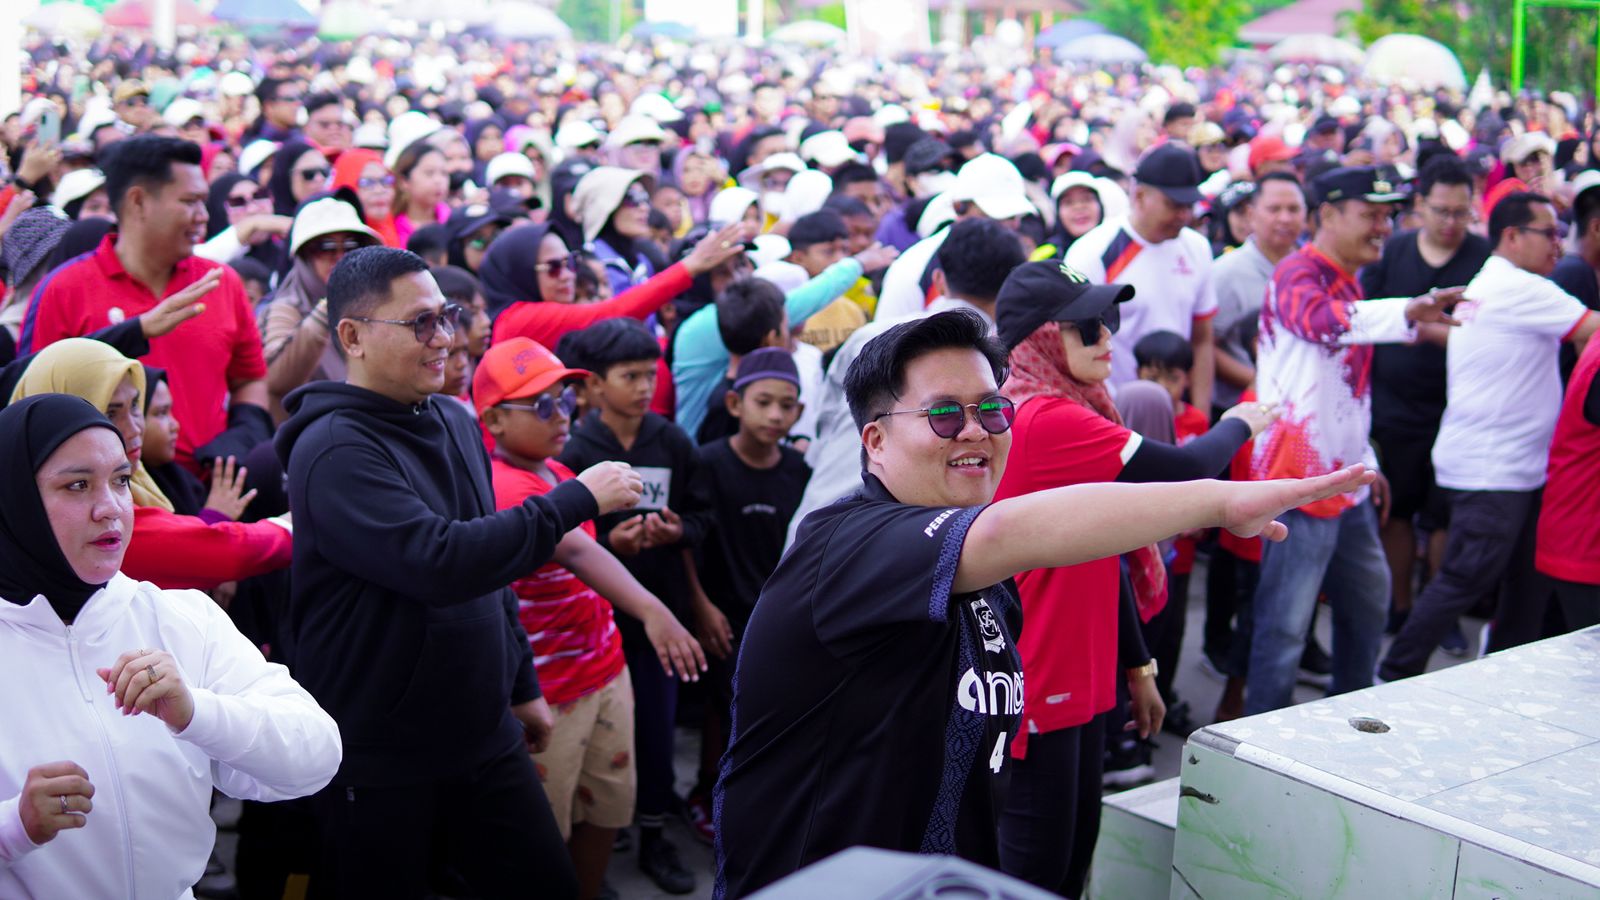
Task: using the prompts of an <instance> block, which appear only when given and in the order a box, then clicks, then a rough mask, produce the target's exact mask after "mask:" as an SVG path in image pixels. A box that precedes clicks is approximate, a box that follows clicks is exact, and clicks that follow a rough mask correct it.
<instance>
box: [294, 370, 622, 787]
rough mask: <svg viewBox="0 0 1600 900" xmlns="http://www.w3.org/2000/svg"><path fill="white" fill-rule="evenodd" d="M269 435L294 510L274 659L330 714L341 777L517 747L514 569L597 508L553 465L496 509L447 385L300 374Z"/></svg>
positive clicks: (431, 776)
mask: <svg viewBox="0 0 1600 900" xmlns="http://www.w3.org/2000/svg"><path fill="white" fill-rule="evenodd" d="M284 406H285V408H286V409H287V410H288V411H289V413H290V419H289V421H288V422H286V423H284V426H283V428H282V430H280V431H279V433H278V437H277V450H278V455H279V457H280V458H281V459H283V460H284V463H285V468H286V470H287V471H288V480H289V502H290V507H291V509H292V510H293V513H294V531H295V535H294V566H293V569H292V582H293V588H292V590H291V594H290V601H289V613H288V620H289V621H288V632H289V634H290V635H292V643H291V646H290V647H289V648H287V659H288V661H289V665H290V668H291V669H292V671H293V672H294V675H295V677H296V678H297V679H299V681H300V683H301V684H302V685H304V686H305V688H306V689H307V690H308V691H310V692H311V694H312V696H314V697H316V698H317V701H318V702H319V703H321V704H322V707H323V708H324V709H326V710H327V711H328V713H329V714H330V715H332V716H333V717H334V719H335V720H336V721H337V722H338V723H339V730H340V732H341V733H342V735H343V737H344V763H343V765H341V766H340V768H339V773H338V775H337V776H335V778H334V782H335V783H336V784H344V785H382V784H389V785H404V784H417V783H422V782H428V781H434V780H437V779H443V778H449V777H453V776H458V775H460V774H463V773H464V772H466V771H468V770H469V769H471V768H472V767H474V766H476V765H479V764H481V763H483V762H485V761H487V760H489V759H491V758H493V757H494V756H496V755H498V754H501V753H504V752H506V751H507V750H508V749H510V748H513V747H516V746H518V744H519V742H520V740H521V733H522V732H521V728H520V726H519V725H518V723H517V722H516V719H515V718H514V717H513V716H512V715H511V712H510V706H511V704H513V703H522V702H526V701H528V700H532V699H534V698H535V697H537V696H539V687H538V681H537V680H536V678H535V677H534V672H533V656H532V653H531V651H530V649H529V646H528V639H527V635H526V634H525V633H524V632H523V630H522V627H521V625H519V624H518V622H517V615H516V598H515V596H514V595H513V594H512V592H511V591H510V590H509V588H508V587H507V585H509V584H510V583H511V582H512V580H513V579H515V578H517V577H520V576H522V575H526V574H528V573H529V572H532V571H534V570H535V569H537V568H539V567H540V566H541V565H543V564H544V563H546V562H548V561H549V559H550V558H551V556H552V555H553V554H554V552H555V547H556V544H557V542H558V541H560V539H561V537H562V535H564V534H566V533H567V531H569V530H571V529H572V528H575V527H577V526H578V525H579V524H580V523H581V522H583V521H585V520H587V519H591V518H594V516H595V515H596V514H597V513H598V511H599V510H598V508H597V506H596V504H595V499H594V496H593V495H592V494H591V493H590V492H589V490H588V489H587V488H585V487H584V486H583V485H582V484H581V483H579V482H577V481H575V480H574V481H569V482H566V483H564V484H562V485H560V486H558V487H557V488H556V489H555V490H553V491H551V492H550V493H549V494H546V495H544V496H542V497H530V498H528V499H527V500H526V501H525V502H523V504H522V505H521V506H518V507H515V508H513V509H508V510H504V511H502V512H495V503H494V493H493V491H492V489H491V487H490V480H489V458H488V455H487V454H486V453H485V452H484V449H483V444H482V438H481V437H480V436H479V433H478V429H477V426H476V425H475V424H474V423H473V421H472V417H471V416H470V415H468V414H467V412H466V411H465V410H464V409H462V408H461V407H460V406H459V405H458V404H456V403H454V402H453V401H449V400H437V399H430V400H429V401H428V402H424V403H421V404H418V405H416V406H409V405H406V404H403V403H398V402H396V401H393V400H390V399H388V398H386V397H383V396H382V395H379V394H376V393H373V392H372V391H368V390H365V389H363V388H358V387H354V386H351V385H347V384H336V383H332V382H316V383H313V384H309V385H307V386H305V387H303V388H300V389H299V390H296V391H294V392H293V393H291V394H290V395H289V396H288V397H286V398H285V400H284Z"/></svg>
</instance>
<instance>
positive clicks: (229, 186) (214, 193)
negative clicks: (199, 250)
mask: <svg viewBox="0 0 1600 900" xmlns="http://www.w3.org/2000/svg"><path fill="white" fill-rule="evenodd" d="M241 181H248V182H250V183H251V184H255V179H254V178H251V177H250V176H248V175H240V174H239V173H238V172H229V173H228V174H226V175H224V176H222V177H221V178H218V179H217V180H216V181H213V182H211V188H210V189H209V190H208V191H207V192H206V213H207V214H208V215H209V216H211V218H210V220H209V221H207V222H206V240H208V241H209V240H211V239H212V238H214V237H216V236H217V235H219V234H221V233H222V232H224V231H226V230H227V228H228V195H229V194H230V193H232V192H233V187H234V185H236V184H238V183H239V182H241Z"/></svg>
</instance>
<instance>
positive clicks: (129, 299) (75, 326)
mask: <svg viewBox="0 0 1600 900" xmlns="http://www.w3.org/2000/svg"><path fill="white" fill-rule="evenodd" d="M115 245H116V235H114V234H111V235H107V236H106V237H105V239H104V240H103V241H101V242H100V246H99V248H97V249H96V250H95V251H94V252H93V253H86V254H84V255H83V256H80V257H77V258H76V259H72V260H70V261H68V262H67V263H65V264H64V265H62V266H60V267H59V268H57V269H56V270H55V271H54V272H51V273H50V275H49V276H47V277H46V278H45V280H44V281H43V282H41V283H40V284H39V287H38V289H37V290H35V291H34V293H33V300H32V301H31V302H30V303H29V305H28V312H27V314H26V316H25V318H24V319H23V322H22V339H21V340H20V341H18V344H19V349H18V353H19V354H26V353H34V352H37V351H39V350H43V349H44V348H45V347H48V346H50V345H51V344H53V343H55V342H56V341H59V340H63V339H65V338H70V337H82V336H84V335H86V334H90V333H93V332H96V331H99V330H100V329H102V328H105V327H107V326H110V325H115V324H117V323H118V322H122V321H125V320H127V319H131V318H134V317H136V316H139V315H141V314H143V313H146V312H149V311H150V310H151V309H154V308H155V306H156V305H157V304H158V303H160V302H161V300H164V299H166V298H167V297H170V296H172V295H173V294H176V293H177V292H179V291H181V290H183V289H184V288H186V287H188V286H189V285H191V284H194V283H195V282H196V281H199V280H200V279H201V278H202V277H203V276H204V275H205V274H206V273H207V272H209V271H211V270H212V269H218V268H220V269H222V281H221V282H220V283H219V284H218V285H217V286H216V287H215V288H213V289H212V290H211V293H209V294H207V295H206V296H205V297H204V299H202V300H201V302H202V303H204V304H205V307H206V311H205V312H203V313H201V314H200V315H198V316H195V317H194V318H192V319H190V320H189V321H187V322H185V323H183V324H182V325H179V326H178V327H177V329H176V330H174V331H173V332H172V333H170V334H167V335H164V336H162V337H158V338H156V339H155V340H153V341H151V342H150V353H149V354H148V355H147V356H145V357H144V358H143V359H142V360H141V362H143V363H144V364H145V365H150V366H156V367H158V368H162V369H166V370H167V384H168V386H169V387H170V388H171V389H172V415H173V417H174V418H176V419H177V420H178V421H179V422H180V423H182V425H183V428H182V429H180V430H179V431H178V454H177V460H178V462H179V463H181V464H182V465H183V466H185V467H186V468H189V469H190V470H191V471H193V470H195V469H196V467H195V460H194V449H195V448H196V447H200V446H204V445H205V444H207V443H209V442H210V441H211V440H212V439H213V438H215V437H216V436H217V435H219V434H221V433H222V432H223V430H224V429H226V428H227V427H228V397H229V395H230V394H231V393H232V390H233V388H232V386H233V385H235V384H239V383H241V382H245V381H255V380H257V379H261V378H265V377H267V364H266V361H265V360H264V359H262V356H261V332H260V331H259V330H257V327H256V316H255V311H254V310H253V309H252V308H251V306H250V298H249V297H248V296H247V295H246V294H245V292H244V283H243V282H241V281H240V280H239V276H238V275H237V274H235V273H234V271H233V270H232V269H231V268H229V267H227V266H224V265H222V264H221V263H214V262H211V261H210V260H205V259H201V258H200V257H198V256H190V257H186V258H184V259H182V260H180V261H179V262H178V265H177V268H176V270H175V271H174V272H173V275H172V280H171V281H169V282H167V292H166V294H165V295H163V296H162V297H160V298H158V297H156V296H155V295H154V294H152V293H151V292H150V289H149V288H147V287H145V286H144V284H143V283H142V282H139V281H135V280H134V278H133V276H131V275H129V274H128V272H127V270H125V269H123V268H122V263H121V262H120V261H119V260H118V259H117V253H116V250H115V249H114V248H115Z"/></svg>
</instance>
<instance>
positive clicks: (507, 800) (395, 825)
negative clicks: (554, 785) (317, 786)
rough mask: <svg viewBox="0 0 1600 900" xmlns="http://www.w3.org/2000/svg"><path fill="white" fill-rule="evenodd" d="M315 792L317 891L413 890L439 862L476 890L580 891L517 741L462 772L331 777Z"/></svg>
mask: <svg viewBox="0 0 1600 900" xmlns="http://www.w3.org/2000/svg"><path fill="white" fill-rule="evenodd" d="M313 800H314V803H315V806H316V809H317V813H318V817H319V818H320V819H321V830H322V867H321V870H320V871H319V872H318V873H317V875H316V876H315V877H313V878H312V880H311V892H312V896H313V897H315V898H317V900H351V898H367V897H370V898H373V900H380V898H381V900H404V898H418V900H420V898H423V897H427V896H431V894H432V889H431V885H432V883H433V882H434V880H435V878H436V876H437V875H438V874H439V873H441V872H445V873H450V874H452V875H453V876H455V877H458V878H459V879H460V880H461V881H462V882H464V883H465V885H466V887H467V888H468V889H469V890H470V892H471V895H472V896H474V897H479V898H483V900H493V898H501V897H505V898H513V897H515V898H522V897H541V898H542V897H552V898H567V897H575V896H577V894H578V880H577V876H576V875H575V874H574V873H573V870H572V859H571V857H570V856H569V855H568V854H567V847H566V844H565V843H563V842H562V840H561V831H560V830H559V829H558V828H557V827H556V820H555V817H554V816H552V815H551V814H550V804H549V802H548V801H547V800H546V799H545V794H544V788H543V787H541V786H540V784H539V776H538V774H537V773H536V772H535V770H534V767H533V758H532V757H530V756H529V755H528V752H527V751H526V750H525V749H523V748H521V747H517V748H514V749H512V750H511V751H510V752H508V753H506V754H504V755H502V756H499V757H497V758H495V759H494V760H491V761H490V762H488V763H485V764H484V765H483V766H481V767H480V768H479V769H478V770H476V771H474V772H472V773H470V774H469V775H468V776H466V777H462V778H456V779H449V780H444V781H436V782H432V783H429V784H420V785H405V786H403V787H383V788H352V787H342V786H340V785H337V784H333V785H329V786H328V787H326V788H324V789H323V790H322V791H320V792H319V793H317V794H316V796H315V797H314V798H313Z"/></svg>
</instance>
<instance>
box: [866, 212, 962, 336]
mask: <svg viewBox="0 0 1600 900" xmlns="http://www.w3.org/2000/svg"><path fill="white" fill-rule="evenodd" d="M949 236H950V229H948V228H943V229H940V230H939V232H938V233H937V234H934V235H933V236H931V237H927V238H923V239H922V240H920V241H918V242H916V243H915V244H912V245H911V246H910V247H907V248H906V252H904V253H902V254H900V256H899V257H898V258H897V259H895V261H894V262H892V263H890V264H889V270H888V271H887V272H884V273H883V290H882V291H880V292H879V293H878V306H877V310H876V312H875V313H874V314H873V317H874V318H877V319H898V318H900V317H902V316H918V315H921V314H922V312H923V310H924V309H925V308H926V307H927V299H928V298H927V295H926V293H925V292H924V291H923V289H922V273H924V272H926V271H927V270H928V263H930V262H932V261H933V257H934V254H936V253H938V252H939V248H940V247H943V246H944V239H945V238H947V237H949Z"/></svg>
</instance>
